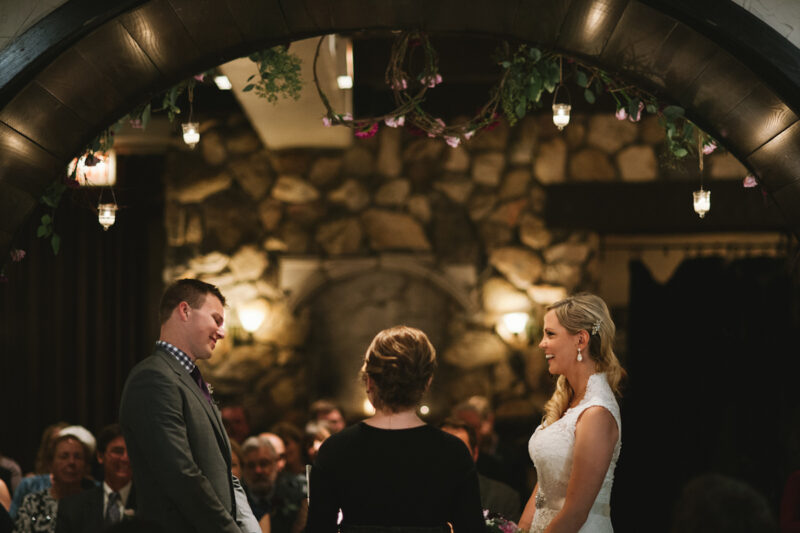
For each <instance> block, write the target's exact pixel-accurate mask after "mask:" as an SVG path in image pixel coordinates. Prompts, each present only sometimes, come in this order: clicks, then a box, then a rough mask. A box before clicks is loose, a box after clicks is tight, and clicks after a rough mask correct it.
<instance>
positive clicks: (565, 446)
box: [519, 293, 625, 533]
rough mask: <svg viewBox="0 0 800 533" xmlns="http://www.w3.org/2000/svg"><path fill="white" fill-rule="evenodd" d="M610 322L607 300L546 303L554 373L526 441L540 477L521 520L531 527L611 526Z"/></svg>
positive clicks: (615, 443)
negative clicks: (536, 424)
mask: <svg viewBox="0 0 800 533" xmlns="http://www.w3.org/2000/svg"><path fill="white" fill-rule="evenodd" d="M614 334H615V327H614V323H613V322H612V321H611V317H610V316H609V312H608V307H607V306H606V304H605V302H604V301H603V300H602V299H601V298H599V297H598V296H595V295H593V294H588V293H581V294H576V295H574V296H570V297H567V298H565V299H564V300H561V301H559V302H556V303H554V304H553V305H551V306H550V307H548V311H547V314H545V317H544V335H543V338H542V342H541V343H540V344H539V347H540V348H542V349H543V350H544V353H545V357H546V358H547V366H548V370H549V371H550V373H551V374H554V375H558V376H559V377H558V382H557V384H556V390H555V392H554V393H553V396H552V397H551V398H550V400H549V401H548V402H547V404H546V405H545V416H544V419H543V420H542V423H541V425H540V426H539V427H537V428H536V431H534V433H533V436H532V437H531V440H530V442H529V444H528V448H529V451H530V454H531V459H533V463H534V466H535V467H536V473H537V475H538V482H537V484H536V487H535V488H534V489H533V494H532V495H531V497H530V499H529V500H528V503H527V505H525V510H524V511H523V513H522V518H520V522H519V526H520V528H521V529H523V530H525V531H530V532H531V533H539V532H546V533H557V532H559V533H560V532H576V531H579V532H581V533H605V532H612V531H613V528H612V527H611V518H610V514H611V513H610V501H611V485H612V484H613V481H614V467H615V466H616V464H617V458H618V457H619V451H620V446H621V441H622V434H621V427H622V426H621V421H620V414H619V406H618V405H617V400H616V398H615V394H616V395H619V382H620V380H621V379H622V378H623V377H624V375H625V370H623V368H622V367H621V366H620V364H619V361H618V360H617V357H616V355H614V351H613V349H612V344H613V341H614Z"/></svg>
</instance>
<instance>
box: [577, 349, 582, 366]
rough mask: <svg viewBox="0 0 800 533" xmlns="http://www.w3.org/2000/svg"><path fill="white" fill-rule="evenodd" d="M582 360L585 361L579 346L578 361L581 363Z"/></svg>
mask: <svg viewBox="0 0 800 533" xmlns="http://www.w3.org/2000/svg"><path fill="white" fill-rule="evenodd" d="M581 361H583V356H582V355H581V349H580V348H578V362H579V363H580V362H581Z"/></svg>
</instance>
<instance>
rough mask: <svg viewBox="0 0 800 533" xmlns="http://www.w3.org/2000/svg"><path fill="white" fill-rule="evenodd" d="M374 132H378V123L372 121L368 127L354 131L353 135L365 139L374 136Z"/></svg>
mask: <svg viewBox="0 0 800 533" xmlns="http://www.w3.org/2000/svg"><path fill="white" fill-rule="evenodd" d="M376 133H378V123H377V122H373V123H372V125H371V126H370V127H369V128H365V129H362V130H358V131H356V133H355V135H356V137H358V138H359V139H366V138H369V137H372V136H374V135H375V134H376Z"/></svg>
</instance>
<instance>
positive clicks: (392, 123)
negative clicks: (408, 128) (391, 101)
mask: <svg viewBox="0 0 800 533" xmlns="http://www.w3.org/2000/svg"><path fill="white" fill-rule="evenodd" d="M383 121H384V122H385V123H386V125H387V126H389V127H390V128H397V127H400V126H402V125H403V124H405V123H406V116H405V115H400V116H399V117H386V118H385V119H383Z"/></svg>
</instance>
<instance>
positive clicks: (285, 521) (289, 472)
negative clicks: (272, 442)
mask: <svg viewBox="0 0 800 533" xmlns="http://www.w3.org/2000/svg"><path fill="white" fill-rule="evenodd" d="M272 431H274V432H275V434H276V435H278V436H279V437H280V438H281V440H282V441H283V443H284V449H285V450H286V452H285V466H284V467H283V469H282V470H281V471H280V472H278V477H277V479H276V480H275V494H274V496H273V497H272V502H271V504H272V510H271V512H270V523H271V526H272V533H292V532H299V531H302V530H303V529H305V525H306V517H307V516H308V500H307V498H308V484H307V480H306V462H305V457H304V454H303V442H302V441H303V432H302V431H300V430H299V429H298V428H297V427H296V426H294V425H292V424H290V423H288V422H281V423H279V424H277V425H276V426H275V427H273V428H272Z"/></svg>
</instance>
